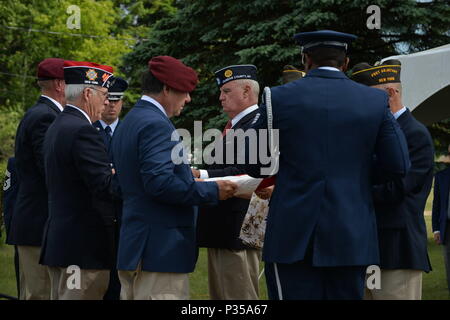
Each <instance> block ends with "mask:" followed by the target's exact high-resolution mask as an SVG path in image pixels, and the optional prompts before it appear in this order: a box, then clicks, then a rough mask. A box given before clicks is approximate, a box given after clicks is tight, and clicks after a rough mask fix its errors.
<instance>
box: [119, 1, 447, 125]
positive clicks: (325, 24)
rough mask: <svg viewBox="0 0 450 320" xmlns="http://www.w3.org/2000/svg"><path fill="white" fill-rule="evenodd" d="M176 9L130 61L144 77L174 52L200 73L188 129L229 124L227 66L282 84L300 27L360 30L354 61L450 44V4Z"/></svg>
mask: <svg viewBox="0 0 450 320" xmlns="http://www.w3.org/2000/svg"><path fill="white" fill-rule="evenodd" d="M369 5H378V6H379V7H380V9H381V29H379V30H378V29H373V30H371V29H369V28H368V27H367V20H368V18H369V17H370V14H368V13H367V12H366V9H367V7H368V6H369ZM177 6H178V7H179V9H178V11H177V12H176V13H175V14H173V15H171V16H169V17H166V18H163V19H161V20H160V21H158V22H157V23H156V24H155V25H154V26H153V28H152V31H151V38H150V40H149V41H145V42H142V43H140V44H139V45H138V46H136V47H135V48H134V49H133V52H131V53H130V54H128V55H127V56H126V58H125V59H124V64H123V65H124V71H125V72H126V73H127V74H128V75H130V76H132V78H133V79H138V78H139V77H138V75H139V73H140V72H141V70H142V68H145V67H146V63H147V61H148V60H149V59H150V58H151V57H152V56H156V55H172V56H174V57H176V58H179V59H182V60H183V61H184V62H185V63H187V64H188V65H190V66H192V67H194V68H195V69H196V70H197V71H198V72H199V76H200V80H201V82H200V84H199V86H198V87H197V89H196V91H195V92H194V94H193V100H192V102H191V103H190V105H188V106H187V107H186V108H185V111H184V113H183V114H182V116H180V117H179V118H176V119H174V120H175V122H176V124H177V125H178V126H179V127H184V128H191V127H192V124H193V121H194V120H200V119H201V120H203V121H204V122H205V121H206V126H205V128H209V127H221V126H223V125H224V123H225V118H224V116H223V115H222V114H221V111H220V110H221V108H220V104H219V102H218V89H217V87H216V85H215V81H214V75H213V72H214V71H215V70H217V69H219V68H221V67H224V66H226V65H230V64H241V63H251V64H255V65H256V66H257V67H258V70H259V79H260V84H261V85H262V86H273V85H277V84H279V83H280V76H281V70H282V67H283V66H284V65H285V64H293V65H296V66H300V64H301V62H300V54H299V47H298V46H297V45H296V43H295V42H294V40H293V35H294V34H295V33H298V32H305V31H313V30H319V29H332V30H337V31H341V32H348V33H353V34H356V35H357V36H358V37H359V39H358V40H357V41H356V43H355V45H354V47H353V49H352V51H351V59H352V60H351V61H352V62H351V65H352V64H353V63H357V62H361V61H367V62H371V63H373V62H375V61H377V60H379V59H381V58H383V57H387V56H390V55H395V54H398V53H409V52H415V51H419V50H424V49H428V48H432V47H436V46H439V45H443V44H446V43H448V42H450V34H449V30H450V6H449V4H448V2H447V1H432V2H427V3H421V2H416V1H414V0H402V1H398V0H377V1H374V0H353V1H344V0H311V1H291V0H282V1H280V0H248V1H239V0H228V1H223V0H195V1H194V0H187V1H177ZM134 86H135V87H138V84H137V83H135V84H134Z"/></svg>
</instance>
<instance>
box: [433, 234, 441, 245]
mask: <svg viewBox="0 0 450 320" xmlns="http://www.w3.org/2000/svg"><path fill="white" fill-rule="evenodd" d="M433 236H434V242H436V244H441V243H442V242H441V233H440V232H435V233H434V235H433Z"/></svg>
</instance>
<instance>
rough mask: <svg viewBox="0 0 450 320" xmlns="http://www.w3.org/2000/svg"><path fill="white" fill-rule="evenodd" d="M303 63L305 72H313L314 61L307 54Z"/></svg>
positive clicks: (303, 57) (303, 56) (303, 55)
mask: <svg viewBox="0 0 450 320" xmlns="http://www.w3.org/2000/svg"><path fill="white" fill-rule="evenodd" d="M302 63H303V66H304V67H305V70H308V71H309V70H311V67H312V65H313V61H312V60H311V58H310V57H309V55H308V54H307V53H303V54H302Z"/></svg>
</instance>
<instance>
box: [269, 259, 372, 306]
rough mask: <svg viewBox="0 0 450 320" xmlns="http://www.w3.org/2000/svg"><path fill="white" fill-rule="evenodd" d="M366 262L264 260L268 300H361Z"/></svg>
mask: <svg viewBox="0 0 450 320" xmlns="http://www.w3.org/2000/svg"><path fill="white" fill-rule="evenodd" d="M366 267H367V266H349V267H313V266H311V264H310V263H307V262H304V261H299V262H296V263H293V264H284V263H276V264H275V263H266V264H265V275H266V283H267V289H268V294H269V299H270V300H362V299H363V297H364V285H365V278H366Z"/></svg>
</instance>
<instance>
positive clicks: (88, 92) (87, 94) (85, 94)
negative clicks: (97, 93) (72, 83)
mask: <svg viewBox="0 0 450 320" xmlns="http://www.w3.org/2000/svg"><path fill="white" fill-rule="evenodd" d="M91 95H92V89H90V88H85V89H84V90H83V99H84V100H86V101H87V100H89V97H90V96H91Z"/></svg>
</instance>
